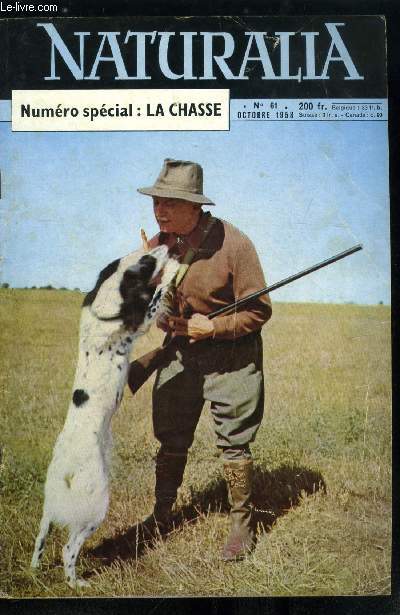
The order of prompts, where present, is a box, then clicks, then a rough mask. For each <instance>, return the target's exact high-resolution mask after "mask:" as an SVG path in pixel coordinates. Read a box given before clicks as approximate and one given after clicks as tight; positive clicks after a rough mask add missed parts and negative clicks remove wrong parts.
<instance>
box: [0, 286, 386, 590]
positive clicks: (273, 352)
mask: <svg viewBox="0 0 400 615" xmlns="http://www.w3.org/2000/svg"><path fill="white" fill-rule="evenodd" d="M0 300H1V305H0V335H1V340H2V352H1V364H0V378H1V398H2V399H1V407H2V412H1V419H0V433H1V436H0V438H1V443H2V464H1V477H0V479H1V500H2V513H1V520H0V536H1V538H0V541H1V544H0V547H1V550H0V575H1V576H0V596H3V597H7V596H8V597H28V596H29V597H31V596H42V597H55V596H74V595H80V596H104V597H105V596H301V595H307V596H317V595H372V594H388V593H390V570H391V561H390V553H391V388H390V382H391V375H390V309H389V308H388V307H385V306H356V305H322V304H275V305H274V314H273V317H272V320H271V321H270V323H269V324H268V325H267V326H266V327H265V328H264V331H263V337H264V347H265V374H266V392H267V395H266V404H265V417H264V421H263V425H262V428H261V429H260V431H259V434H258V438H257V441H256V442H255V443H254V445H253V454H254V459H255V464H256V480H255V493H254V503H255V506H256V509H257V510H256V515H257V517H256V518H257V521H258V542H257V547H256V549H255V551H254V552H253V553H252V554H251V555H250V556H249V557H248V558H247V559H246V560H244V561H243V562H241V563H238V564H224V563H223V562H222V561H221V560H220V558H219V553H220V549H221V547H222V545H223V541H224V538H225V536H226V534H227V531H228V527H229V522H228V513H227V499H226V492H225V488H224V481H223V480H222V472H221V460H220V459H219V457H218V452H217V449H216V447H215V444H214V442H215V441H214V435H213V429H212V422H211V418H210V415H209V413H208V411H207V408H205V410H204V412H203V415H202V419H201V421H200V424H199V427H198V430H197V434H196V440H195V443H194V445H193V448H192V450H191V451H190V456H189V462H188V466H187V469H186V473H185V478H184V483H183V486H182V489H181V490H180V493H179V498H178V502H177V517H176V518H177V524H176V529H175V531H174V532H173V533H172V534H170V535H169V536H167V537H166V538H164V539H163V540H161V539H160V540H158V541H156V542H155V544H154V545H152V546H151V547H145V546H143V545H142V544H141V543H139V542H137V541H136V540H134V539H133V536H135V532H134V530H132V528H134V526H135V524H136V523H138V522H139V521H140V520H141V519H143V517H145V516H146V515H147V514H148V513H149V512H150V511H151V509H152V503H153V495H152V494H153V488H154V456H155V453H156V451H157V442H156V441H155V440H154V437H153V435H152V428H151V406H150V398H151V382H148V383H147V384H146V385H145V386H144V387H143V388H142V389H141V390H140V391H139V392H138V393H137V395H136V396H135V397H132V395H131V394H130V392H129V391H128V390H127V391H126V394H125V397H124V400H123V403H122V406H121V408H120V410H119V412H118V414H117V415H116V416H115V417H114V420H113V431H114V453H113V464H112V476H111V504H110V510H109V514H108V516H107V519H106V521H105V522H104V524H103V525H102V527H101V528H100V529H99V530H98V531H97V532H96V533H95V534H94V536H93V537H92V538H91V539H90V541H88V542H87V543H86V545H85V546H84V548H83V551H82V554H81V558H80V560H79V565H78V571H80V572H81V573H82V574H83V576H86V577H87V578H88V580H90V582H91V586H90V588H88V589H85V590H76V591H74V590H71V589H69V588H68V587H67V586H66V585H65V584H64V580H63V570H62V563H61V546H62V544H63V538H64V533H63V532H64V531H63V530H56V531H55V532H54V533H53V534H52V536H51V537H50V539H49V542H48V546H47V549H46V551H45V555H44V559H43V565H42V569H41V570H40V571H39V572H36V573H33V572H32V571H31V570H30V569H29V562H30V558H31V554H32V549H33V543H34V538H35V536H36V532H37V529H38V524H39V521H40V516H41V509H42V502H43V497H42V490H43V484H44V480H45V475H46V469H47V465H48V463H49V461H50V457H51V452H52V448H53V445H54V442H55V438H56V436H57V434H58V432H59V431H60V429H61V427H62V425H63V421H64V416H65V413H66V409H67V406H68V401H69V397H70V395H71V386H72V380H73V375H74V369H75V358H76V350H77V333H78V320H79V308H80V304H81V302H82V295H81V294H80V293H77V292H70V291H51V290H49V291H39V290H37V291H35V290H32V291H29V290H10V289H4V290H1V291H0ZM159 340H160V335H159V333H158V331H157V330H152V331H151V332H150V333H149V335H148V336H147V337H146V338H143V340H141V342H140V344H138V346H136V348H135V355H136V356H139V355H140V354H142V353H143V352H144V351H146V350H147V349H150V348H152V347H154V346H155V345H157V344H158V342H159ZM107 539H111V540H108V542H107V543H103V541H105V540H107ZM102 544H105V545H108V547H107V549H106V550H107V552H108V557H107V558H106V559H105V558H99V557H95V556H94V554H93V553H92V550H93V549H94V548H95V547H97V546H99V545H102Z"/></svg>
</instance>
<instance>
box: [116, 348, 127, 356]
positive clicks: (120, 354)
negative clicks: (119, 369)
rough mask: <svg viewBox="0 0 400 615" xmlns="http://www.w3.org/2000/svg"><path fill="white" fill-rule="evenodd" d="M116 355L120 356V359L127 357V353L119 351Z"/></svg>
mask: <svg viewBox="0 0 400 615" xmlns="http://www.w3.org/2000/svg"><path fill="white" fill-rule="evenodd" d="M115 354H117V355H119V356H120V357H124V356H125V352H120V351H119V350H117V351H116V352H115Z"/></svg>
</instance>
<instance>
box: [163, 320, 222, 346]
mask: <svg viewBox="0 0 400 615" xmlns="http://www.w3.org/2000/svg"><path fill="white" fill-rule="evenodd" d="M168 326H169V329H170V330H171V332H172V334H173V335H174V336H175V335H183V336H185V337H190V338H191V341H193V342H197V341H198V340H205V339H207V338H208V337H212V336H213V335H214V323H213V321H212V320H209V319H208V318H207V316H204V314H193V316H192V317H191V318H189V319H186V318H180V317H178V316H169V317H168Z"/></svg>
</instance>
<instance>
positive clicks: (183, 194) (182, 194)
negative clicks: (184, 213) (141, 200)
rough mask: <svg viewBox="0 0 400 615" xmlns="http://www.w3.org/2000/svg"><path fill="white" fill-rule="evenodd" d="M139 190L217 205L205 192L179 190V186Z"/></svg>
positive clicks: (154, 194)
mask: <svg viewBox="0 0 400 615" xmlns="http://www.w3.org/2000/svg"><path fill="white" fill-rule="evenodd" d="M137 191H138V192H140V193H141V194H146V195H147V196H159V197H161V198H163V197H164V198H167V199H168V198H169V199H182V200H183V201H191V202H192V203H199V204H200V205H215V203H213V202H212V201H211V200H210V199H208V198H207V197H206V196H204V194H196V193H194V192H187V191H186V190H179V189H177V188H171V189H169V188H155V187H154V186H150V187H149V188H138V189H137Z"/></svg>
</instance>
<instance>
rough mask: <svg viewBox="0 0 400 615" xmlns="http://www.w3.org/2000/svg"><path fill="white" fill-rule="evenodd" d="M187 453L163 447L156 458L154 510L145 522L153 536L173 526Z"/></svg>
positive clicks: (148, 532) (145, 527) (145, 526)
mask: <svg viewBox="0 0 400 615" xmlns="http://www.w3.org/2000/svg"><path fill="white" fill-rule="evenodd" d="M186 461H187V453H181V452H172V451H165V450H163V448H161V449H160V450H159V451H158V454H157V458H156V487H155V497H156V501H155V504H154V510H153V512H152V514H151V515H150V516H149V517H147V519H145V521H144V522H143V526H144V529H145V530H147V534H150V535H152V536H153V537H154V536H155V535H156V534H158V533H160V534H165V533H167V532H168V531H169V530H170V529H171V527H172V507H173V505H174V503H175V500H176V496H177V493H178V488H179V487H180V486H181V484H182V480H183V473H184V471H185V466H186Z"/></svg>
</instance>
